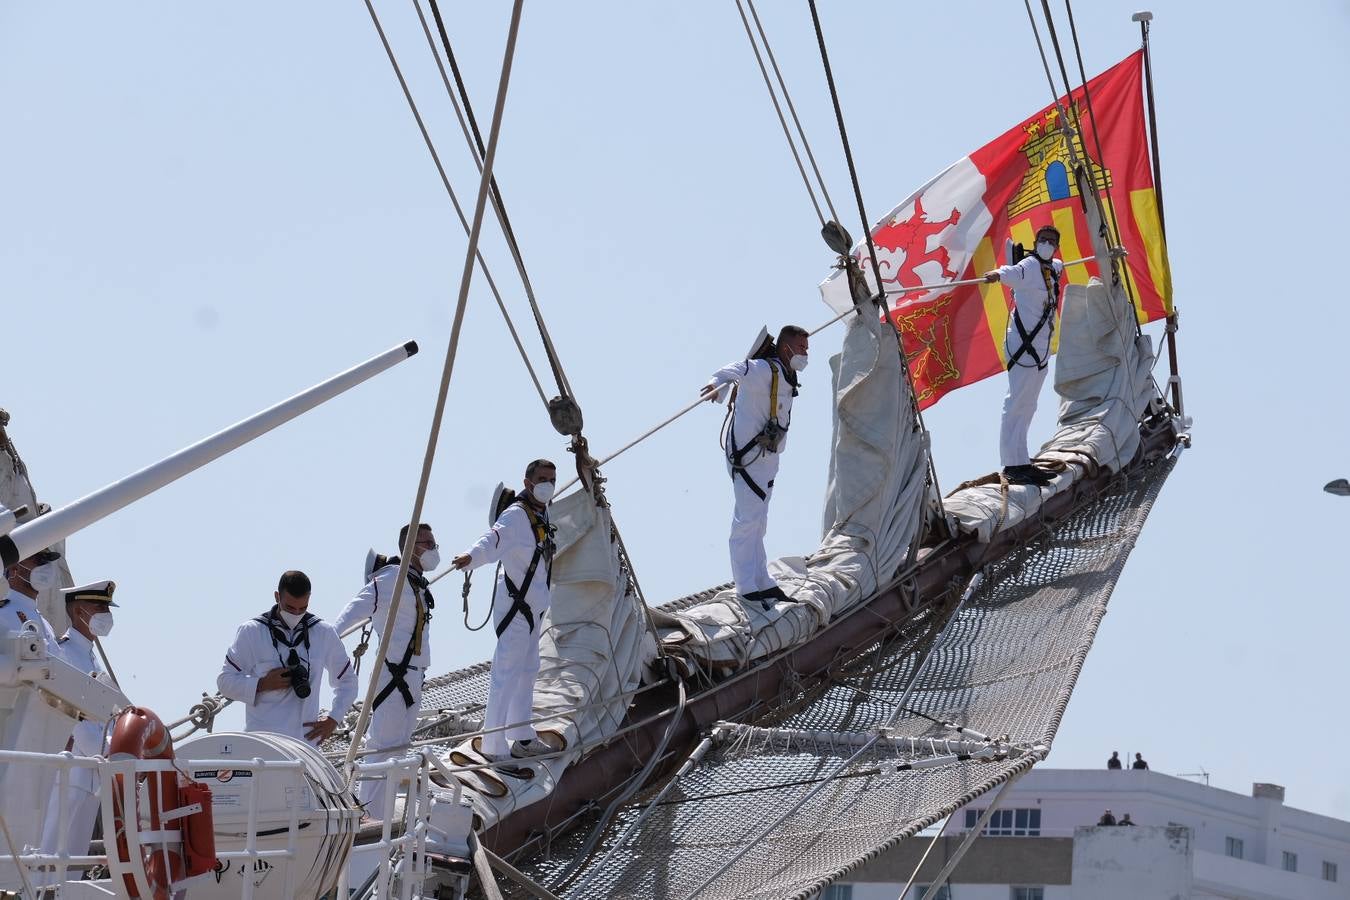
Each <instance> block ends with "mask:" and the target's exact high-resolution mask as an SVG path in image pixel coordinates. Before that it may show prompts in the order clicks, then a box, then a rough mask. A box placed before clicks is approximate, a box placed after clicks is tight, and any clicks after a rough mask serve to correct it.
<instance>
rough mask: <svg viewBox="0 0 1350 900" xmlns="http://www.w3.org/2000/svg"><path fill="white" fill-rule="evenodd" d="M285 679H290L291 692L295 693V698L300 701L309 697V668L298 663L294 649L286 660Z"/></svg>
mask: <svg viewBox="0 0 1350 900" xmlns="http://www.w3.org/2000/svg"><path fill="white" fill-rule="evenodd" d="M286 677H287V678H288V679H290V682H291V690H293V691H295V696H297V697H299V698H300V699H301V700H304V699H305V698H307V697H308V696H309V691H310V687H309V667H308V666H306V665H305V664H304V663H303V662H301V661H300V654H298V653H296V652H295V650H294V649H292V650H291V655H290V656H289V657H287V658H286Z"/></svg>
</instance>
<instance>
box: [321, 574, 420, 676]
mask: <svg viewBox="0 0 1350 900" xmlns="http://www.w3.org/2000/svg"><path fill="white" fill-rule="evenodd" d="M414 571H415V570H409V572H410V574H411V573H413V572H414ZM397 580H398V563H394V564H392V565H387V566H384V567H383V568H381V569H379V570H378V571H376V573H375V577H373V578H372V579H371V580H370V581H368V582H366V586H365V587H363V588H362V589H361V593H359V594H357V595H356V596H355V597H353V598H352V599H351V600H350V601H349V602H348V603H347V605H346V606H345V607H344V608H343V610H342V612H341V614H339V615H338V617H337V621H336V622H334V623H333V626H334V627H335V628H336V629H337V630H338V633H339V634H341V633H342V632H344V631H346V630H347V629H348V628H350V627H351V626H352V625H355V624H356V623H358V622H360V621H361V620H363V619H370V621H371V623H372V624H373V625H374V628H375V636H376V638H377V639H380V638H382V637H383V634H384V619H385V616H387V615H388V614H389V604H390V603H391V602H392V601H393V599H394V583H395V582H396V581H397ZM419 622H420V625H421V627H420V628H419V627H418V625H419ZM414 639H416V643H417V644H418V646H415V647H414V648H413V654H412V657H411V658H410V659H409V660H408V665H409V666H411V667H413V668H415V669H422V670H425V669H426V667H427V666H429V665H431V610H430V608H429V607H428V606H427V602H426V594H425V592H424V591H422V590H419V589H418V588H417V587H416V586H415V585H413V584H412V582H411V579H409V583H407V584H405V585H404V586H403V591H402V592H401V594H400V595H399V600H398V613H397V614H395V616H394V623H393V634H392V635H391V636H390V638H389V653H388V656H386V657H385V658H386V659H388V660H389V661H390V662H394V663H398V662H401V661H402V660H403V654H404V653H405V652H406V651H407V649H408V645H409V642H413V641H414ZM372 656H373V654H372Z"/></svg>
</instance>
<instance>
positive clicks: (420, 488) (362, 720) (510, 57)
mask: <svg viewBox="0 0 1350 900" xmlns="http://www.w3.org/2000/svg"><path fill="white" fill-rule="evenodd" d="M365 4H366V9H367V11H368V12H369V13H370V16H371V20H372V21H373V22H374V24H375V29H376V31H377V32H378V33H379V36H380V41H381V43H383V44H384V46H385V50H386V52H387V53H388V54H389V56H390V59H391V60H392V59H393V52H392V50H391V49H390V48H389V43H388V41H387V40H386V38H385V34H384V29H383V28H381V27H380V22H379V18H378V17H377V16H376V14H375V7H374V6H373V5H372V3H371V0H365ZM523 4H524V0H515V2H514V3H513V4H512V7H511V24H510V26H509V28H508V30H507V36H506V49H505V51H504V52H503V56H502V68H501V76H500V78H499V80H498V84H497V99H496V105H495V106H494V108H493V112H492V127H491V132H490V135H489V138H488V146H487V153H486V154H485V157H484V162H483V176H482V177H481V178H480V179H479V184H478V197H477V200H476V202H475V204H474V213H473V225H472V227H471V228H470V230H469V241H468V247H467V248H466V252H465V257H464V268H463V271H462V273H461V275H460V281H459V297H458V299H457V300H456V303H455V315H454V321H453V324H452V325H451V326H450V340H449V343H448V344H447V345H446V349H445V363H444V365H443V367H442V370H441V380H440V386H439V389H438V391H437V394H436V407H435V411H434V412H433V414H432V417H431V428H430V432H429V434H428V435H427V449H426V453H425V455H424V456H423V459H422V472H421V475H420V476H419V478H418V484H417V494H416V497H415V499H414V500H413V509H412V515H411V516H410V517H409V521H408V535H407V538H406V539H405V540H404V545H403V547H401V548H400V550H401V553H400V557H399V566H398V574H397V577H396V578H395V581H394V591H393V596H392V597H391V598H390V600H389V610H388V612H387V613H386V614H385V619H384V621H385V627H384V628H383V629H381V631H382V634H381V635H380V650H379V654H378V656H377V657H376V658H377V659H381V660H383V659H386V658H387V657H388V655H389V642H390V639H391V638H392V637H393V630H392V629H391V628H389V624H390V623H392V622H393V621H394V617H395V616H396V615H397V613H398V608H399V603H400V601H401V600H402V599H403V585H404V582H405V581H406V580H407V577H408V565H409V563H410V562H411V561H412V557H413V549H414V545H415V544H416V541H417V534H418V527H417V526H418V524H419V523H420V522H421V520H422V506H423V504H424V502H425V501H426V493H427V485H428V484H429V482H430V480H431V466H432V463H433V462H434V461H435V459H436V445H437V443H438V441H439V439H440V433H441V423H442V421H443V420H444V417H445V403H446V397H447V396H448V394H449V392H450V379H451V376H452V375H453V374H454V366H455V357H456V355H457V352H458V349H459V336H460V332H461V330H462V328H463V325H464V309H465V307H466V305H467V303H468V299H469V285H470V284H471V283H472V281H473V270H474V262H475V257H476V255H477V251H478V239H479V236H480V235H481V234H482V227H483V214H484V212H485V211H486V206H487V195H488V179H489V178H490V177H491V175H492V162H493V160H494V159H495V157H496V154H497V138H498V136H499V134H500V133H501V122H502V114H503V111H504V110H505V107H506V91H507V87H508V85H509V84H510V81H511V64H512V62H513V61H514V59H515V50H516V37H517V35H518V34H519V32H520V14H521V7H522V6H523ZM399 78H400V82H402V75H401V74H400V76H399ZM405 89H406V86H405ZM376 674H377V673H372V677H371V679H370V685H369V687H368V688H367V689H366V696H365V702H364V703H362V704H361V712H360V714H359V715H358V717H357V720H356V727H355V728H354V729H353V731H352V736H351V744H350V745H349V746H348V748H347V754H346V758H345V759H344V760H343V769H344V770H345V771H346V772H347V788H348V789H349V790H350V789H351V788H352V786H353V785H354V783H355V780H356V766H355V764H354V763H355V759H356V753H357V748H358V747H359V746H360V741H361V738H362V737H363V736H364V735H365V731H366V728H367V726H368V725H369V724H370V714H371V711H372V706H373V703H374V699H375V692H376V689H377V688H378V687H379V678H378V677H376Z"/></svg>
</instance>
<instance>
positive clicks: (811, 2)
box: [806, 0, 947, 522]
mask: <svg viewBox="0 0 1350 900" xmlns="http://www.w3.org/2000/svg"><path fill="white" fill-rule="evenodd" d="M806 2H807V5H808V6H809V7H810V8H811V22H812V24H813V25H814V26H815V29H816V43H817V44H818V45H819V46H820V62H821V65H822V66H823V67H824V69H825V83H826V85H827V86H828V87H829V89H830V102H831V103H832V104H833V105H834V118H835V122H837V123H838V126H839V141H840V143H842V144H843V146H844V159H845V161H846V162H847V163H848V177H849V180H850V181H851V182H852V184H853V197H854V199H856V200H857V201H858V216H859V217H860V218H861V219H862V228H863V235H864V236H866V238H867V253H868V255H869V257H870V258H871V260H872V272H873V274H874V275H875V276H876V279H877V287H878V289H880V287H881V264H880V263H879V262H878V261H877V247H876V243H875V242H874V241H873V240H872V226H871V224H870V223H871V221H872V220H871V219H869V218H868V217H867V210H866V208H865V207H864V205H863V196H862V187H861V185H859V184H858V170H857V167H855V166H854V165H853V150H852V149H851V148H850V147H849V143H848V129H847V128H846V127H845V126H844V110H843V107H842V106H840V104H839V91H838V90H837V89H836V88H835V84H834V70H833V69H832V68H831V67H830V53H829V50H827V49H826V47H825V32H824V30H823V29H822V28H821V26H820V13H819V11H817V9H816V0H806ZM865 281H866V280H865V279H864V283H865ZM872 299H873V301H874V302H875V303H876V304H877V306H878V307H879V309H880V312H881V313H882V315H886V313H887V309H886V303H885V294H883V293H881V292H880V290H878V293H877V295H876V296H874V297H873V298H872ZM895 342H896V349H897V350H898V351H899V353H900V364H901V366H900V367H901V368H902V369H904V372H905V381H906V382H907V383H908V384H909V402H910V409H911V410H912V411H913V413H914V421H915V423H916V424H917V425H918V428H919V431H921V432H924V433H927V431H928V426H927V425H925V424H924V421H923V410H921V409H919V395H918V392H917V391H915V390H914V373H913V372H911V371H910V368H909V359H908V358H907V357H906V356H905V352H904V346H903V345H902V344H901V343H900V333H899V332H898V331H897V332H896V335H895ZM928 478H929V482H930V484H932V486H933V491H934V493H935V494H936V501H937V509H938V513H939V514H940V515H941V517H942V521H943V522H945V521H946V519H947V513H946V510H945V509H944V506H943V502H942V490H941V488H939V487H938V478H937V467H936V466H935V465H934V464H933V456H932V454H931V453H930V454H929V455H928Z"/></svg>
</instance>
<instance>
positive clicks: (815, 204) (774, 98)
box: [736, 0, 834, 228]
mask: <svg viewBox="0 0 1350 900" xmlns="http://www.w3.org/2000/svg"><path fill="white" fill-rule="evenodd" d="M736 12H738V13H740V16H741V24H742V25H743V26H744V27H745V36H746V38H748V39H749V41H750V49H751V50H753V51H754V54H755V62H756V63H758V64H759V74H760V75H761V76H763V78H764V87H765V89H766V90H768V92H769V100H770V101H771V102H772V103H773V111H774V112H775V113H776V114H777V115H778V124H779V125H781V126H782V128H783V137H784V138H786V139H787V143H788V149H789V150H790V151H792V160H793V162H795V163H796V164H797V171H798V172H799V173H800V174H801V176H802V185H803V186H805V188H806V195H807V196H808V197H810V198H811V208H812V209H814V210H815V211H816V218H817V219H818V220H819V221H820V226H821V227H822V228H824V227H825V214H824V213H823V212H821V210H820V201H818V200H817V199H816V192H815V190H814V189H813V188H812V187H811V179H810V178H809V177H807V174H806V167H805V166H803V165H802V157H801V154H799V153H798V152H797V144H796V142H794V141H793V140H792V132H791V131H789V130H788V124H787V120H786V119H785V118H784V117H783V107H782V106H781V105H780V104H779V102H778V94H777V92H776V91H775V90H774V87H773V82H771V81H770V80H769V71H768V69H766V68H765V67H764V57H763V56H762V55H761V54H760V52H759V44H758V43H757V42H756V41H755V35H754V32H753V31H751V30H750V20H749V19H748V18H746V15H745V7H744V6H742V5H741V0H736ZM755 24H756V25H758V24H759V17H758V15H757V16H756V17H755ZM759 33H760V36H761V37H763V35H764V30H763V29H762V28H761V29H760V32H759ZM764 41H765V49H766V50H768V39H767V38H764ZM769 57H770V59H772V58H773V52H772V51H771V50H769ZM773 67H774V72H775V73H777V72H778V64H777V63H776V62H775V63H774V64H773ZM778 83H779V85H780V86H781V85H782V84H783V78H782V75H781V74H780V75H779V76H778ZM783 92H784V95H786V93H787V88H786V87H784V88H783ZM791 102H792V101H791V100H790V99H789V100H788V105H789V108H791ZM792 118H793V121H796V119H797V113H796V110H793V111H792ZM797 129H798V133H799V134H801V123H800V122H797ZM802 143H806V138H805V136H804V135H803V136H802ZM806 152H807V155H808V156H809V155H810V153H811V148H810V146H809V145H808V146H807V148H806ZM815 164H816V161H815V159H814V158H812V159H811V166H812V168H815ZM816 178H817V179H819V178H820V170H819V169H817V170H816ZM821 190H822V192H823V191H824V185H823V184H822V185H821ZM825 202H826V204H829V195H828V194H827V195H826V197H825ZM830 215H831V217H834V207H833V206H832V205H831V206H830Z"/></svg>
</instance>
